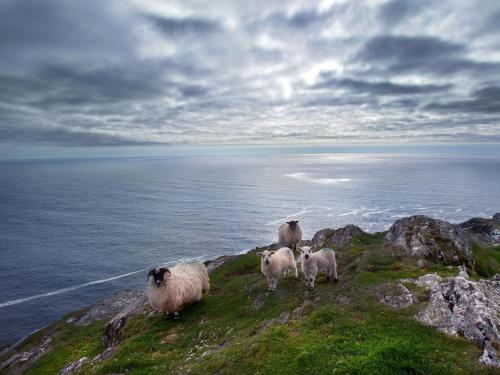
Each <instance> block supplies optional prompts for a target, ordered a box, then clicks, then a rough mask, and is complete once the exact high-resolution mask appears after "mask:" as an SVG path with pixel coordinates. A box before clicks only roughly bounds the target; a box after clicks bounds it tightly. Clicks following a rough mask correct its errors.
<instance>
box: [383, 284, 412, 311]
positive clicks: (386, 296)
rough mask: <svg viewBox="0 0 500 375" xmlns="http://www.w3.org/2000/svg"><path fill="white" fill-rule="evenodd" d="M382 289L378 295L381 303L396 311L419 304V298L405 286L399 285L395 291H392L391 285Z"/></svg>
mask: <svg viewBox="0 0 500 375" xmlns="http://www.w3.org/2000/svg"><path fill="white" fill-rule="evenodd" d="M381 289H382V290H380V291H379V293H378V297H379V301H380V302H382V303H383V304H385V305H387V306H390V307H392V308H394V309H403V308H405V307H408V306H410V305H413V304H414V303H418V299H417V297H415V295H414V294H413V293H411V292H410V291H409V290H408V288H407V287H405V286H404V285H403V284H398V285H397V286H396V290H395V291H391V290H390V289H391V288H390V286H389V285H382V288H381Z"/></svg>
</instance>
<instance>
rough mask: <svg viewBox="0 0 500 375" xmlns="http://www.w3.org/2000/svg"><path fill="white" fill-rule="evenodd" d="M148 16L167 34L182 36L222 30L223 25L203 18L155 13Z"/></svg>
mask: <svg viewBox="0 0 500 375" xmlns="http://www.w3.org/2000/svg"><path fill="white" fill-rule="evenodd" d="M146 18H147V19H148V20H149V21H151V22H152V23H153V24H154V25H155V27H157V28H158V29H159V30H160V31H161V32H163V33H164V34H165V35H167V36H182V35H187V34H202V33H213V32H217V31H221V26H220V25H219V24H218V23H217V22H215V21H212V20H207V19H203V18H196V17H186V18H172V17H159V16H155V15H147V16H146Z"/></svg>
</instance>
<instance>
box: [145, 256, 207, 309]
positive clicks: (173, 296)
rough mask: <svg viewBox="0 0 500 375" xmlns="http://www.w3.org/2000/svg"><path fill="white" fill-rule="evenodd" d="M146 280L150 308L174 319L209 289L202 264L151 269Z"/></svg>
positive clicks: (180, 264) (182, 264)
mask: <svg viewBox="0 0 500 375" xmlns="http://www.w3.org/2000/svg"><path fill="white" fill-rule="evenodd" d="M148 280H149V288H148V299H149V304H150V306H151V307H152V308H153V310H156V311H160V312H163V313H165V315H166V316H169V315H171V314H173V316H174V318H177V317H178V316H179V312H180V311H181V310H182V308H183V307H184V306H185V305H188V304H190V303H193V302H197V301H199V300H201V297H202V294H203V293H204V292H206V291H208V290H209V289H210V281H209V278H208V272H207V268H206V267H205V265H204V264H202V263H194V264H187V263H179V264H177V265H176V266H174V267H172V268H170V269H169V268H167V267H158V268H153V269H152V270H151V271H149V273H148Z"/></svg>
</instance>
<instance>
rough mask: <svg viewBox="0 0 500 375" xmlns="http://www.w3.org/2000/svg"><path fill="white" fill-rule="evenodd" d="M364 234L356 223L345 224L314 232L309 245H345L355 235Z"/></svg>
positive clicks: (320, 246)
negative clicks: (336, 227) (340, 226)
mask: <svg viewBox="0 0 500 375" xmlns="http://www.w3.org/2000/svg"><path fill="white" fill-rule="evenodd" d="M362 234H365V232H363V230H362V229H361V228H359V227H357V226H356V225H352V224H349V225H346V226H345V227H342V228H339V229H330V228H327V229H322V230H320V231H319V232H316V234H315V235H314V237H313V239H312V240H311V241H310V244H309V246H311V247H316V248H322V247H325V246H332V245H333V246H340V247H342V246H345V245H346V244H347V243H348V242H349V241H350V240H352V239H353V238H354V237H356V236H360V235H362Z"/></svg>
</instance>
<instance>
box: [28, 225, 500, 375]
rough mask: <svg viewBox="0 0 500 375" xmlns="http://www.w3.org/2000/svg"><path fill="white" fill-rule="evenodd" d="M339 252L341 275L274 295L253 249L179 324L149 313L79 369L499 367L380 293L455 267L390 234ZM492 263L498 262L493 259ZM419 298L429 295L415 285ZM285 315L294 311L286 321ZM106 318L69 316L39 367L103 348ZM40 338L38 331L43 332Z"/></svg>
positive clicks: (412, 370)
mask: <svg viewBox="0 0 500 375" xmlns="http://www.w3.org/2000/svg"><path fill="white" fill-rule="evenodd" d="M337 250H338V254H339V261H338V263H339V270H340V276H341V280H340V282H339V283H338V284H328V283H326V280H325V278H324V277H320V278H319V280H318V282H317V286H316V289H315V290H314V291H308V290H307V289H306V288H305V287H304V282H303V280H294V279H289V280H280V282H279V284H278V289H277V291H275V292H272V293H270V292H267V283H266V281H265V279H264V277H263V276H262V275H261V274H260V269H259V268H260V267H259V258H258V257H257V256H256V255H255V254H254V253H249V254H247V255H244V256H241V257H239V258H237V259H236V260H235V261H233V262H231V263H229V264H227V265H225V266H223V267H222V268H220V269H219V270H217V271H216V272H215V273H214V274H213V275H212V276H211V286H212V288H211V291H210V293H209V294H207V295H206V296H204V298H203V300H202V301H201V302H200V303H197V304H194V305H192V306H190V307H188V308H187V309H186V310H185V311H183V313H182V314H181V317H180V319H179V320H178V321H168V320H165V319H164V318H163V317H162V316H161V315H153V316H149V315H148V312H147V311H145V312H144V313H143V314H139V315H137V316H135V317H134V318H132V319H131V320H130V321H129V322H128V323H127V326H126V327H125V331H124V340H123V342H122V343H121V344H120V346H119V348H118V350H117V352H116V354H115V355H114V356H113V357H112V358H110V359H108V360H106V361H104V362H102V363H99V364H97V365H95V366H94V365H90V364H88V365H86V366H84V367H83V368H82V370H81V371H80V373H81V374H111V373H127V374H151V373H176V374H177V373H192V374H207V373H217V374H273V375H277V374H493V373H495V372H494V370H492V369H488V368H486V367H484V366H482V365H480V364H479V362H478V361H477V360H478V357H479V355H480V350H479V349H478V348H477V347H476V346H474V345H473V344H472V343H470V342H468V341H466V340H465V339H462V338H454V337H449V336H446V335H444V334H442V333H440V332H438V331H437V330H436V329H435V328H432V327H426V326H423V325H421V324H420V323H418V322H417V321H416V320H415V319H414V318H413V316H414V314H415V312H416V311H417V309H418V308H421V307H422V306H416V307H415V306H412V307H410V308H407V309H402V310H398V311H395V310H392V309H390V308H388V307H385V306H384V305H382V304H380V303H379V302H378V301H377V298H376V291H377V288H378V287H379V286H380V285H381V284H386V283H389V284H391V283H394V284H395V283H397V282H398V281H399V279H400V278H409V277H418V276H420V275H423V274H426V273H429V272H438V273H439V274H441V275H452V274H456V272H457V270H456V268H448V267H446V266H444V265H438V264H433V263H432V264H428V265H427V268H424V269H418V268H417V267H416V264H415V263H416V262H415V261H414V260H408V259H404V258H403V257H401V256H400V255H397V254H393V253H391V252H390V251H389V250H388V249H386V248H385V247H384V246H383V234H381V233H376V234H367V235H363V236H360V237H358V238H356V239H354V240H353V241H351V243H350V244H348V245H346V246H345V247H344V248H342V249H337ZM474 254H475V255H476V256H477V257H478V259H477V261H476V264H477V266H478V269H477V273H478V274H481V275H483V274H487V273H491V272H494V271H495V272H500V267H498V263H495V262H498V260H499V259H498V252H497V250H494V249H486V248H481V247H475V248H474ZM493 261H494V262H493ZM417 292H418V293H419V294H418V296H419V299H421V301H422V302H421V304H425V303H426V301H425V299H426V298H425V297H426V294H425V293H424V292H423V291H419V290H417ZM286 314H288V315H290V316H291V317H290V318H289V319H288V321H286V323H283V322H280V319H282V318H283V317H284V316H285V315H286ZM102 327H103V322H98V323H95V324H94V325H91V326H89V327H84V328H76V327H73V326H70V325H68V324H66V323H64V322H63V321H61V322H59V323H57V325H56V326H55V327H52V328H51V329H53V330H55V332H56V333H55V334H54V345H53V349H52V350H51V351H50V352H49V353H47V354H46V355H45V356H43V357H42V358H41V359H40V360H39V361H38V362H37V363H36V364H35V366H34V367H32V368H31V370H30V373H32V374H49V373H50V374H53V373H57V372H58V370H59V369H61V368H62V367H63V366H64V365H66V364H68V363H70V362H72V361H74V360H77V359H79V358H81V357H83V356H87V357H90V358H91V357H93V356H94V355H96V354H98V353H99V352H101V351H102V350H103V349H104V348H102V344H101V342H100V335H101V332H102ZM40 338H41V336H40V337H39V338H38V339H40Z"/></svg>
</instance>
